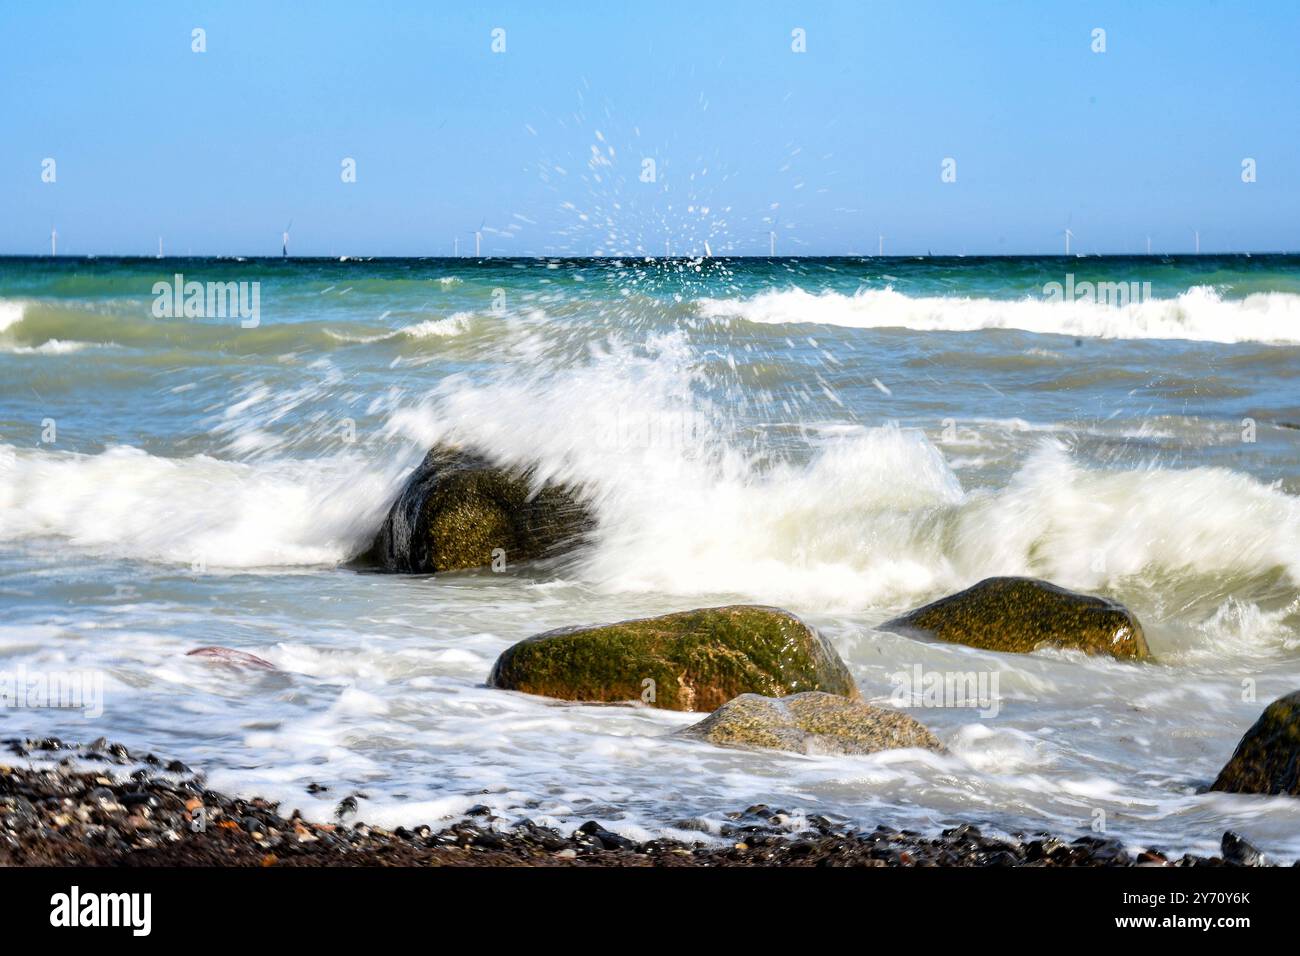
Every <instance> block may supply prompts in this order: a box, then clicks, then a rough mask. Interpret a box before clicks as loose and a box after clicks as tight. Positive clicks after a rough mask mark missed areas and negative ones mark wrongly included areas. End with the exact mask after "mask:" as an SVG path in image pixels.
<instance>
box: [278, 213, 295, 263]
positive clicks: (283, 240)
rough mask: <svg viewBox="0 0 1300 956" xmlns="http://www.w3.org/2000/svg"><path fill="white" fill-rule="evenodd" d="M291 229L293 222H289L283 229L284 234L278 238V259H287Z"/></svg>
mask: <svg viewBox="0 0 1300 956" xmlns="http://www.w3.org/2000/svg"><path fill="white" fill-rule="evenodd" d="M292 228H293V220H292V219H290V220H289V225H287V226H285V227H284V232H283V233H282V234H281V236H280V258H281V259H288V258H289V230H290V229H292Z"/></svg>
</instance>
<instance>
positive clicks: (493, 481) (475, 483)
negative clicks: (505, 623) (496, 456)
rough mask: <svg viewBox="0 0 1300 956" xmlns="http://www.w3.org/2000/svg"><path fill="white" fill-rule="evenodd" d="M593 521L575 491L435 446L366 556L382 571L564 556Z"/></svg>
mask: <svg viewBox="0 0 1300 956" xmlns="http://www.w3.org/2000/svg"><path fill="white" fill-rule="evenodd" d="M592 527H593V521H592V518H591V515H590V513H589V512H588V510H587V509H586V507H585V506H584V505H583V504H582V502H581V500H580V499H579V497H578V495H577V493H576V492H575V491H574V490H573V489H571V488H567V487H565V486H562V485H554V484H543V485H542V486H541V487H540V488H536V487H534V482H533V480H532V475H531V474H530V473H529V472H527V471H523V472H513V471H509V470H507V469H504V468H499V467H496V466H495V465H492V464H491V463H489V462H488V461H487V460H486V459H484V458H482V457H480V456H478V455H472V454H469V453H465V452H458V451H455V450H452V449H447V448H434V449H433V450H432V451H430V452H429V454H428V455H426V456H425V459H424V462H423V463H422V464H421V465H420V467H419V468H417V469H416V470H415V471H414V472H413V473H412V474H411V477H410V478H409V479H408V480H407V482H406V485H405V487H403V489H402V492H401V494H400V495H398V497H397V500H396V501H395V502H394V503H393V506H392V508H391V509H389V512H388V516H387V517H386V518H385V519H384V525H383V527H382V528H381V529H380V530H379V534H378V536H377V537H376V538H375V542H374V545H373V546H372V547H371V550H370V553H369V557H370V559H371V561H372V562H373V563H374V564H377V565H378V566H379V567H381V568H383V569H384V570H386V571H398V572H404V573H408V574H434V573H437V572H439V571H456V570H460V569H463V568H480V567H487V566H488V565H491V564H493V561H494V559H496V560H499V561H503V562H505V564H506V565H507V566H508V565H509V564H513V563H515V562H517V561H531V560H534V559H536V558H542V557H549V556H552V555H557V554H562V553H563V552H565V551H567V550H570V549H571V548H573V547H576V546H577V545H578V544H580V543H581V542H582V540H583V538H584V536H585V535H586V534H587V533H588V532H589V531H590V530H591V528H592Z"/></svg>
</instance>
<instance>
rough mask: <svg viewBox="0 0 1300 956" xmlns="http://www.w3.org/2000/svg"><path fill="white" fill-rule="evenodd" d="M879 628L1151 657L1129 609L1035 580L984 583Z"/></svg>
mask: <svg viewBox="0 0 1300 956" xmlns="http://www.w3.org/2000/svg"><path fill="white" fill-rule="evenodd" d="M881 628H883V629H884V630H888V631H897V632H898V633H900V634H917V635H922V636H929V637H935V638H938V639H939V640H941V641H950V642H952V643H955V644H969V645H970V646H971V647H980V648H984V649H985V650H990V651H1013V652H1015V653H1021V654H1023V653H1028V652H1029V651H1034V650H1037V649H1039V648H1041V647H1059V648H1066V649H1070V650H1079V651H1084V652H1086V653H1088V654H1111V655H1114V656H1115V657H1121V658H1131V659H1135V660H1136V659H1143V658H1148V657H1150V656H1151V651H1150V650H1149V649H1148V648H1147V642H1146V636H1145V635H1144V634H1143V633H1142V625H1141V624H1140V623H1139V622H1138V619H1137V618H1136V617H1135V616H1134V615H1133V613H1132V612H1131V611H1129V610H1128V608H1126V607H1124V606H1123V605H1121V604H1117V603H1116V602H1114V601H1111V600H1108V599H1106V598H1100V597H1093V596H1092V595H1088V594H1078V593H1076V592H1074V591H1067V590H1066V589H1065V588H1061V587H1057V586H1056V585H1055V584H1049V583H1048V582H1046V581H1039V580H1038V579H1036V578H986V579H985V580H983V581H981V582H980V583H979V584H976V585H974V586H973V587H969V588H967V589H966V590H965V591H959V592H958V593H956V594H952V595H949V596H948V597H946V598H940V599H939V600H937V601H935V602H934V603H932V604H927V605H925V607H921V608H917V609H916V610H915V611H910V612H908V613H907V614H904V615H903V616H902V617H897V618H894V619H893V620H892V621H887V622H885V623H884V624H882V625H881Z"/></svg>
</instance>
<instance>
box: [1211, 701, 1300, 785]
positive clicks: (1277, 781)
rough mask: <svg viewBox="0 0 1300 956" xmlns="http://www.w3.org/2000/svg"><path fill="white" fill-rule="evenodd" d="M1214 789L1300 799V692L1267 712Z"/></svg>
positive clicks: (1273, 705)
mask: <svg viewBox="0 0 1300 956" xmlns="http://www.w3.org/2000/svg"><path fill="white" fill-rule="evenodd" d="M1210 789H1211V790H1223V791H1226V792H1227V793H1265V794H1273V795H1279V794H1289V795H1290V796H1293V797H1300V690H1297V691H1293V692H1292V693H1290V694H1287V695H1286V696H1285V697H1279V698H1278V699H1277V700H1275V701H1273V703H1271V704H1269V705H1268V706H1267V707H1265V708H1264V713H1262V714H1260V717H1259V720H1257V721H1255V723H1254V725H1253V726H1252V727H1251V728H1250V730H1248V731H1246V733H1245V736H1243V737H1242V738H1241V742H1240V743H1238V744H1237V749H1236V751H1235V752H1234V753H1233V755H1232V759H1231V760H1229V761H1228V762H1227V764H1225V765H1224V767H1223V769H1222V770H1220V771H1219V776H1218V778H1217V779H1216V780H1215V781H1214V783H1213V784H1212V785H1211V786H1210Z"/></svg>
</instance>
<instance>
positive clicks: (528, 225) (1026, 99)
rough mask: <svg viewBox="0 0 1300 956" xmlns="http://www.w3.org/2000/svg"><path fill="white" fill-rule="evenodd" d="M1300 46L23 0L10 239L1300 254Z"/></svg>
mask: <svg viewBox="0 0 1300 956" xmlns="http://www.w3.org/2000/svg"><path fill="white" fill-rule="evenodd" d="M195 27H201V28H203V29H204V30H205V31H206V40H207V52H206V53H201V54H200V53H194V52H192V51H191V31H192V29H193V28H195ZM498 27H500V28H502V29H504V30H505V31H506V32H505V43H506V49H505V52H504V53H493V52H492V49H491V44H492V35H491V31H492V30H493V29H494V28H498ZM1098 27H1100V28H1103V29H1105V31H1106V52H1104V53H1094V52H1093V51H1092V49H1091V46H1092V44H1093V38H1092V31H1093V29H1094V28H1098ZM795 28H802V29H803V30H804V31H805V32H806V46H807V51H806V52H805V53H795V52H793V51H792V50H791V43H792V40H791V31H792V30H794V29H795ZM1298 36H1300V4H1296V3H1294V2H1290V0H1286V2H1280V0H1279V2H1270V3H1261V2H1239V3H1227V2H1223V3H1210V2H1181V3H1173V2H1170V3H1159V2H1147V3H1143V4H1135V3H1129V2H1117V3H1105V2H1088V3H1081V2H1068V3H1067V2H1061V3H1057V2H1050V0H1038V2H1025V3H1011V2H1007V3H996V2H987V3H977V2H958V0H950V2H942V3H939V2H934V3H926V2H917V0H908V2H897V3H868V2H865V0H847V2H827V0H818V2H811V0H808V2H803V3H780V2H762V0H748V2H738V0H713V2H709V3H703V2H678V0H656V2H654V3H647V4H635V3H632V2H626V3H624V2H619V3H609V2H595V0H566V2H558V0H556V2H547V3H492V2H484V3H472V4H463V3H450V2H410V3H399V2H389V3H384V2H364V3H361V2H340V3H314V4H309V5H302V4H288V3H265V2H249V3H215V2H214V3H176V2H156V3H153V2H139V3H128V4H120V5H119V4H114V5H108V4H100V3H91V2H86V3H60V2H56V0H52V2H49V3H32V4H19V3H6V4H4V5H3V6H2V7H0V253H7V254H26V253H38V252H43V251H47V250H48V248H49V233H50V228H51V226H57V228H58V230H59V237H60V252H65V253H71V254H77V253H99V254H113V253H118V254H136V253H144V254H152V253H153V252H155V251H156V249H157V243H158V237H159V236H160V235H161V236H163V237H164V242H165V248H166V251H167V252H169V253H177V254H183V253H187V252H192V253H193V254H196V255H198V254H254V255H255V254H276V253H278V252H279V243H280V233H281V231H282V230H283V229H284V227H285V225H286V224H288V223H289V222H290V220H292V223H293V227H292V231H291V238H290V242H291V249H292V251H293V252H295V253H298V254H301V255H345V254H348V255H443V254H449V253H450V252H451V251H452V249H453V239H454V238H455V237H459V239H460V250H461V252H462V254H463V253H466V252H469V251H472V249H473V242H474V240H473V236H472V233H473V232H474V231H475V229H476V228H478V227H479V226H480V224H481V225H482V227H483V229H482V233H483V235H482V247H483V252H484V254H494V255H541V254H563V253H570V254H592V253H608V254H633V253H637V252H643V253H649V254H661V253H662V252H663V251H664V244H665V242H671V243H672V251H673V252H674V253H679V252H680V253H686V252H698V251H701V248H702V244H703V242H705V241H708V242H709V243H710V245H711V248H712V249H713V251H714V253H715V254H716V253H722V252H731V253H734V254H766V252H767V249H768V241H769V232H771V231H775V232H776V233H777V248H778V252H781V253H784V254H809V255H811V254H849V253H872V252H875V251H876V248H877V241H878V240H877V237H878V235H880V234H882V233H883V235H884V236H885V237H886V238H885V250H886V252H887V253H899V254H903V253H906V254H914V253H924V252H926V251H927V250H930V251H933V252H935V253H936V254H939V253H961V252H966V253H969V254H977V253H994V254H996V253H1018V252H1028V253H1033V252H1054V251H1057V250H1059V249H1060V248H1061V246H1062V231H1063V230H1064V229H1065V228H1066V227H1067V226H1068V227H1069V228H1070V229H1071V230H1072V231H1073V233H1074V236H1075V239H1074V249H1075V250H1076V251H1081V252H1141V251H1144V249H1145V241H1146V236H1147V235H1150V236H1151V241H1152V247H1153V249H1154V250H1156V251H1170V252H1177V251H1190V249H1191V246H1192V242H1193V236H1192V231H1193V230H1194V229H1199V230H1200V233H1201V242H1202V249H1203V251H1220V250H1222V251H1246V250H1277V249H1286V250H1300V123H1297V121H1296V119H1297V116H1298V115H1300V111H1298V110H1297V106H1296V104H1297V103H1298V102H1300V60H1297V57H1296V47H1295V44H1296V40H1297V37H1298ZM593 148H594V149H595V150H596V151H597V152H595V153H593ZM596 156H598V157H599V158H598V159H597V160H595V161H593V157H596ZM47 157H48V158H53V159H54V160H55V162H56V164H57V165H56V167H55V171H56V175H57V179H56V181H55V182H53V183H46V182H42V179H41V173H42V162H43V160H44V159H46V158H47ZM949 157H951V158H952V159H954V160H956V182H950V183H945V182H942V181H941V176H940V173H941V164H942V163H943V161H944V160H945V159H946V158H949ZM1247 157H1249V158H1253V159H1255V161H1256V163H1257V181H1256V182H1254V183H1243V182H1242V181H1241V163H1242V160H1243V159H1244V158H1247ZM345 158H351V159H353V160H355V162H356V182H353V183H345V182H343V181H342V179H341V175H340V174H341V171H342V163H343V160H344V159H345ZM646 159H652V160H654V162H655V178H654V181H653V182H643V181H642V168H643V166H642V164H643V162H644V161H645V160H646Z"/></svg>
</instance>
